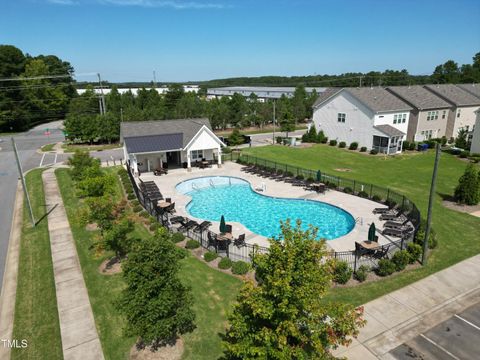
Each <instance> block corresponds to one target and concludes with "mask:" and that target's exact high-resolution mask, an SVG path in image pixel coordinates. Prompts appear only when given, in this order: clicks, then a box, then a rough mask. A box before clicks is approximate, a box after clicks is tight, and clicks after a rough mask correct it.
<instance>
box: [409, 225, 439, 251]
mask: <svg viewBox="0 0 480 360" xmlns="http://www.w3.org/2000/svg"><path fill="white" fill-rule="evenodd" d="M426 226H427V223H426V221H425V220H423V219H422V221H421V222H420V226H419V227H418V230H417V233H416V234H415V239H414V241H415V243H416V244H419V245H420V246H423V240H424V239H425V230H426ZM437 244H438V241H437V233H436V232H435V230H434V229H433V228H432V227H430V236H429V237H428V248H429V249H435V248H436V247H437Z"/></svg>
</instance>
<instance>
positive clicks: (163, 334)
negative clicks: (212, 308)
mask: <svg viewBox="0 0 480 360" xmlns="http://www.w3.org/2000/svg"><path fill="white" fill-rule="evenodd" d="M170 237H171V236H170V235H169V233H168V232H167V230H165V229H164V228H161V229H159V230H158V231H157V234H156V236H155V238H146V239H142V241H139V242H138V243H137V244H136V245H135V247H134V249H132V251H131V252H130V253H129V255H128V258H127V260H125V262H124V263H123V266H122V269H123V277H124V279H125V282H126V284H127V286H126V288H125V289H124V290H123V292H122V295H121V298H120V299H119V301H118V308H119V310H120V312H121V313H122V314H123V316H124V317H125V318H126V320H127V324H126V328H125V332H126V334H127V335H128V336H138V337H139V338H140V343H141V344H143V345H152V346H153V347H154V348H155V347H158V346H163V345H165V344H173V343H175V340H176V339H177V338H178V336H179V335H181V334H184V333H187V332H191V331H193V329H194V328H195V325H194V320H195V314H194V312H193V310H192V305H193V297H192V294H191V290H190V288H188V287H186V286H185V285H183V284H182V283H181V282H180V280H179V277H178V272H179V269H180V263H179V260H180V259H182V258H183V257H184V256H185V253H184V252H182V251H181V250H180V249H179V248H177V247H176V246H175V244H174V243H173V242H172V240H171V239H170Z"/></svg>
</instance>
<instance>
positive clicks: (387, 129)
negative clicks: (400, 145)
mask: <svg viewBox="0 0 480 360" xmlns="http://www.w3.org/2000/svg"><path fill="white" fill-rule="evenodd" d="M374 128H375V129H377V130H378V131H380V132H381V133H383V134H385V135H388V136H390V137H391V136H403V135H405V133H404V132H401V131H400V130H398V129H397V128H394V127H393V126H391V125H387V124H385V125H377V126H374Z"/></svg>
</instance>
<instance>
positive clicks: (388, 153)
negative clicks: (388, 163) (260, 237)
mask: <svg viewBox="0 0 480 360" xmlns="http://www.w3.org/2000/svg"><path fill="white" fill-rule="evenodd" d="M390 140H391V138H390V137H389V138H388V145H387V155H390Z"/></svg>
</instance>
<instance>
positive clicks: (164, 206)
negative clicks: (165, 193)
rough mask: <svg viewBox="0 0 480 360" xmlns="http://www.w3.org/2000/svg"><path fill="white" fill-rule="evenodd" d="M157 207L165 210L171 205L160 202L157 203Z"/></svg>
mask: <svg viewBox="0 0 480 360" xmlns="http://www.w3.org/2000/svg"><path fill="white" fill-rule="evenodd" d="M157 205H158V207H160V208H162V209H164V208H166V207H169V206H170V205H171V203H169V202H166V201H159V202H158V203H157Z"/></svg>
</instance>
